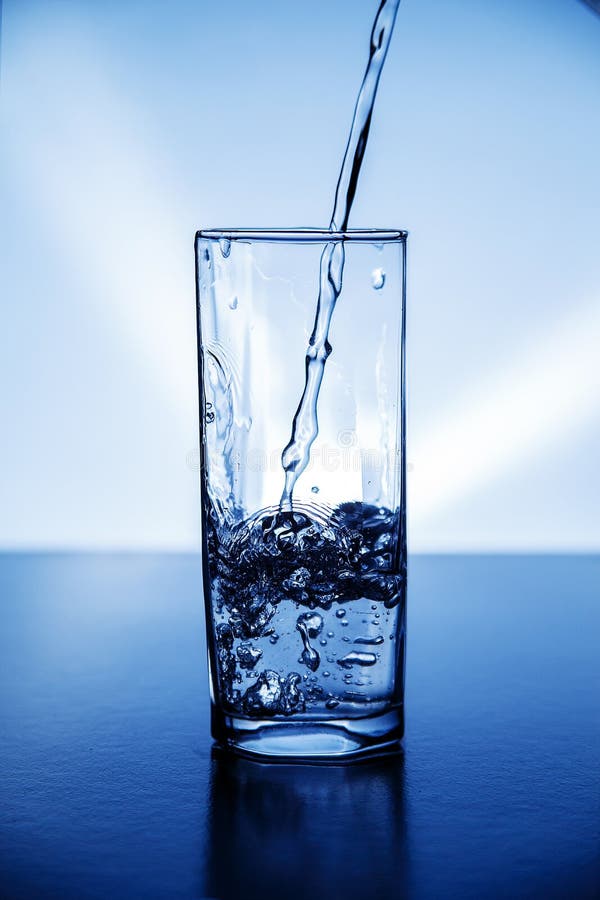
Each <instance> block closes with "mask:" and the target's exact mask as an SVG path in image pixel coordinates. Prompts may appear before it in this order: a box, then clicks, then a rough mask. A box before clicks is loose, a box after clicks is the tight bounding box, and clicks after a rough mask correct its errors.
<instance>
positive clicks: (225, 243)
mask: <svg viewBox="0 0 600 900" xmlns="http://www.w3.org/2000/svg"><path fill="white" fill-rule="evenodd" d="M219 247H220V248H221V254H222V256H223V258H224V259H227V257H228V256H229V254H230V253H231V241H230V240H228V239H227V238H219Z"/></svg>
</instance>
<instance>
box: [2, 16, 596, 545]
mask: <svg viewBox="0 0 600 900" xmlns="http://www.w3.org/2000/svg"><path fill="white" fill-rule="evenodd" d="M376 5H377V4H376V2H375V0H373V2H371V0H360V2H359V0H327V2H326V3H324V2H323V0H303V2H302V3H291V2H283V3H282V2H279V3H275V2H269V0H255V2H246V3H242V2H240V0H229V2H227V3H208V2H204V0H198V2H190V0H171V2H169V3H164V2H163V3H159V2H154V0H143V2H142V0H127V2H122V0H121V2H116V0H105V2H103V3H101V4H100V3H97V2H95V0H70V2H68V0H52V2H48V0H44V2H42V0H5V3H4V8H3V19H2V62H1V115H2V149H1V161H0V162H1V184H0V221H1V236H2V240H1V245H0V257H1V263H2V276H1V279H2V281H1V285H2V301H3V302H2V310H3V312H2V323H3V327H2V330H1V338H0V340H1V342H2V347H1V354H0V367H1V373H0V391H1V395H2V424H3V441H2V449H1V462H2V465H1V467H0V479H1V480H0V492H1V499H0V545H1V546H5V547H117V548H120V547H149V548H150V547H156V548H163V547H164V548H174V549H178V548H182V549H187V548H196V547H197V546H198V540H199V522H198V519H199V514H198V508H199V502H198V484H197V482H198V472H197V453H196V448H197V433H196V431H197V426H196V388H195V337H194V282H193V250H192V244H193V234H194V231H195V229H196V228H197V227H199V226H221V225H225V226H227V225H238V226H240V225H262V226H275V225H278V226H279V225H323V224H326V223H327V221H328V220H329V215H330V206H331V201H332V192H333V187H334V184H335V180H336V175H337V169H338V166H339V162H340V158H341V154H342V151H343V148H344V144H345V140H346V133H347V128H348V125H349V121H350V117H351V113H352V108H353V104H354V99H355V95H356V91H357V88H358V85H359V83H360V78H361V75H362V72H363V68H364V64H365V61H366V46H367V40H368V34H369V29H370V25H371V20H372V18H373V15H374V12H375V8H376ZM599 104H600V18H599V17H597V16H595V15H594V13H593V12H591V11H590V10H589V9H588V8H586V7H585V6H584V5H583V4H581V3H578V2H576V0H543V2H542V0H503V2H501V0H456V2H454V3H448V2H445V0H418V2H417V0H403V3H402V5H401V8H400V13H399V18H398V23H397V31H396V34H395V35H394V39H393V42H392V47H391V50H390V54H389V58H388V62H387V64H386V71H385V72H384V75H383V79H382V83H381V89H380V95H379V99H378V105H377V109H376V114H375V119H374V123H373V128H372V132H371V140H370V145H369V148H368V151H367V158H366V164H365V168H364V173H363V176H362V180H361V184H360V187H359V194H358V198H357V201H356V207H355V211H354V213H353V219H352V223H351V224H353V225H355V226H400V227H404V228H408V229H409V230H410V232H411V237H410V245H409V253H410V256H409V260H410V277H409V352H410V363H409V379H410V380H409V400H410V402H409V421H410V432H409V438H410V441H409V462H410V467H409V468H410V472H409V480H410V484H409V487H410V495H409V501H410V510H409V511H410V540H411V546H412V549H414V550H422V549H436V550H438V549H442V550H455V549H475V550H477V549H493V550H504V549H518V550H529V549H546V550H556V549H575V550H579V549H588V550H589V549H598V548H600V517H599V516H598V508H599V506H600V480H599V479H598V475H597V465H598V463H597V460H598V443H599V438H600V362H599V352H598V347H599V346H600V253H599V252H598V251H599V236H600V235H599V232H600V228H599V223H598V210H599V208H600V175H599V167H598V158H599V153H600V119H599V116H598V110H599V108H600V106H599ZM339 314H342V310H341V308H340V310H339ZM299 364H300V365H301V364H302V362H301V361H299Z"/></svg>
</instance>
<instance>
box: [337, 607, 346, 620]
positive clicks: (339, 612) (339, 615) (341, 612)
mask: <svg viewBox="0 0 600 900" xmlns="http://www.w3.org/2000/svg"><path fill="white" fill-rule="evenodd" d="M335 615H336V618H338V619H343V618H344V616H345V615H346V610H345V609H337V610H336V611H335Z"/></svg>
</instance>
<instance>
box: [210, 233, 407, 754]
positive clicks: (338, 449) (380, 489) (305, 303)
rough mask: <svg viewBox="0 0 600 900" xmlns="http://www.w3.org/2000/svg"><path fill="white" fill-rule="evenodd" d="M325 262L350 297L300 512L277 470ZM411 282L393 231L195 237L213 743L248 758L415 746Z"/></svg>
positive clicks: (297, 493) (342, 310)
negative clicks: (409, 522)
mask: <svg viewBox="0 0 600 900" xmlns="http://www.w3.org/2000/svg"><path fill="white" fill-rule="evenodd" d="M332 243H334V244H336V245H338V246H337V247H336V248H332V247H331V244H332ZM332 250H335V251H336V252H338V253H341V254H342V257H341V258H342V259H343V272H342V289H341V293H340V295H339V298H338V300H337V303H336V305H335V308H334V310H333V315H332V318H331V324H330V329H329V335H328V345H327V349H328V351H330V352H329V355H328V357H327V360H326V363H325V368H324V372H323V380H322V384H321V390H320V394H319V395H318V398H315V397H313V401H316V402H314V403H313V409H312V412H313V416H312V420H311V421H312V425H313V426H314V427H315V431H316V438H315V439H314V442H313V443H312V446H310V441H309V446H310V455H309V457H308V464H307V465H306V468H305V469H304V471H302V473H301V474H300V476H299V478H298V480H297V482H296V484H295V487H294V491H293V499H292V503H291V506H290V504H289V503H286V504H282V502H281V498H282V492H283V487H284V470H283V468H282V461H281V456H282V451H283V450H284V448H285V447H286V446H287V445H288V443H289V441H290V435H291V433H292V424H293V420H294V416H295V413H296V410H297V408H298V404H299V401H300V398H301V396H302V393H303V390H304V387H305V379H306V375H307V370H308V364H307V348H309V345H310V344H311V336H312V334H313V327H314V323H315V315H316V312H317V301H318V296H319V268H320V260H321V257H322V256H323V255H324V254H326V253H327V252H331V251H332ZM405 271H406V232H403V231H399V230H387V231H386V230H380V229H368V230H362V231H361V230H348V231H344V232H331V231H326V230H321V231H320V230H315V229H293V230H254V231H252V230H240V229H227V230H209V231H199V232H198V233H197V235H196V286H197V312H198V357H199V366H198V368H199V387H200V392H199V393H200V461H201V466H200V469H201V496H202V534H203V537H202V553H203V580H204V599H205V609H206V624H207V636H208V650H209V664H210V681H211V707H212V733H213V737H214V738H215V739H216V740H217V741H218V742H219V743H220V744H221V745H224V746H227V747H230V748H232V749H234V750H237V751H238V752H241V753H244V754H249V755H259V756H261V755H262V756H269V757H273V756H280V757H303V758H308V757H311V758H316V759H320V758H322V759H328V758H331V757H335V758H346V757H349V758H351V757H353V756H360V755H365V754H370V753H374V752H378V751H381V750H382V749H384V748H393V747H396V746H397V744H398V741H399V740H400V738H401V737H402V735H403V729H404V658H405V609H406V480H405V401H404V391H405V388H404V370H405V365H404V344H405ZM308 352H309V351H308Z"/></svg>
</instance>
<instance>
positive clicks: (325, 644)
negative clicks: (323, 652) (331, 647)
mask: <svg viewBox="0 0 600 900" xmlns="http://www.w3.org/2000/svg"><path fill="white" fill-rule="evenodd" d="M319 643H320V645H321V647H326V646H327V641H326V640H325V638H321V640H320V641H319Z"/></svg>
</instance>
